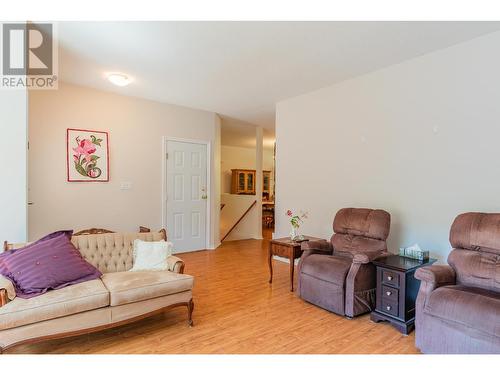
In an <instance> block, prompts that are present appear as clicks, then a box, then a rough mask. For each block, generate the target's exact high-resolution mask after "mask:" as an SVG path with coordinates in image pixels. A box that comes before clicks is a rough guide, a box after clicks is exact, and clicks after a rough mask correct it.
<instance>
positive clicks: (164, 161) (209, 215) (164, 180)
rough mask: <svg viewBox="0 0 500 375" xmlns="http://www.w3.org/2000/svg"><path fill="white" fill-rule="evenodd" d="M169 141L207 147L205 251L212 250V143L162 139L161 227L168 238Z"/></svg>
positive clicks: (165, 137) (173, 138) (183, 139)
mask: <svg viewBox="0 0 500 375" xmlns="http://www.w3.org/2000/svg"><path fill="white" fill-rule="evenodd" d="M169 141H173V142H183V143H194V144H198V145H206V146H207V186H206V189H207V210H206V215H207V217H206V220H205V222H206V229H205V231H206V232H205V233H206V236H205V250H209V249H210V243H211V242H210V241H211V240H212V232H211V230H210V228H211V227H212V219H211V218H212V209H211V208H212V187H211V185H212V179H211V168H210V166H211V157H210V156H211V144H212V142H211V141H203V140H200V139H188V138H178V137H167V136H163V137H162V158H161V160H162V163H161V166H162V173H161V174H162V186H161V226H162V228H164V229H166V231H167V238H168V228H167V210H168V208H167V205H168V202H167V193H168V192H167V151H168V149H167V144H168V142H169Z"/></svg>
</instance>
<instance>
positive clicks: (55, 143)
mask: <svg viewBox="0 0 500 375" xmlns="http://www.w3.org/2000/svg"><path fill="white" fill-rule="evenodd" d="M66 128H83V129H92V130H104V131H108V132H109V151H110V181H109V182H108V183H97V182H94V183H74V182H73V183H68V182H66V138H65V137H66ZM164 136H167V137H178V138H186V139H197V140H205V141H210V142H211V151H212V155H211V158H210V161H211V165H212V167H211V181H212V184H211V198H212V202H211V203H212V204H211V212H212V227H211V229H212V230H211V232H212V233H211V241H210V243H211V245H212V246H213V245H214V244H215V245H216V244H218V226H219V225H218V210H217V209H216V208H217V207H218V206H219V202H220V186H219V182H218V181H217V180H218V176H219V167H218V166H217V165H218V164H220V162H219V160H220V144H219V140H220V119H219V118H218V116H217V115H216V114H214V113H211V112H206V111H200V110H194V109H189V108H185V107H179V106H174V105H168V104H163V103H158V102H153V101H148V100H143V99H137V98H132V97H126V96H121V95H116V94H112V93H108V92H103V91H98V90H93V89H89V88H84V87H80V86H75V85H70V84H66V83H61V82H60V83H59V90H54V91H32V92H30V95H29V141H30V150H29V198H30V200H31V201H33V202H34V204H33V205H32V206H30V209H29V238H30V239H31V240H32V239H36V238H38V237H40V236H42V235H44V234H46V233H48V232H50V231H54V230H59V229H64V228H71V229H75V230H78V229H82V228H88V227H104V228H110V229H114V230H117V231H118V230H119V231H135V230H137V229H138V227H139V226H140V225H144V226H147V227H151V228H155V229H156V228H160V226H161V225H162V158H163V151H162V150H163V149H162V137H164ZM215 176H217V177H215ZM124 181H125V182H131V183H132V188H131V189H130V190H120V183H121V182H124ZM216 221H217V222H216ZM167 230H168V228H167Z"/></svg>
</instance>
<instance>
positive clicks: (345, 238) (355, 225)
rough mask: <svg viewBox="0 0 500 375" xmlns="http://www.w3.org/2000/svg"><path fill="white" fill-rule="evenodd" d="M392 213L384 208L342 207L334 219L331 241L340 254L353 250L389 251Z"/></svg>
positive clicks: (348, 254) (349, 252)
mask: <svg viewBox="0 0 500 375" xmlns="http://www.w3.org/2000/svg"><path fill="white" fill-rule="evenodd" d="M390 227H391V215H389V213H388V212H387V211H384V210H373V209H369V208H342V209H341V210H339V211H338V212H337V214H336V215H335V219H334V220H333V231H334V232H335V234H334V235H333V236H332V239H331V243H332V246H333V248H334V250H335V253H336V254H338V255H346V256H351V254H352V252H358V251H361V252H366V251H369V252H371V251H387V243H386V240H387V237H388V236H389V230H390Z"/></svg>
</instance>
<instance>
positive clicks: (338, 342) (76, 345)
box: [5, 240, 418, 354]
mask: <svg viewBox="0 0 500 375" xmlns="http://www.w3.org/2000/svg"><path fill="white" fill-rule="evenodd" d="M267 245H268V241H267V240H264V241H257V240H244V241H232V242H225V243H224V244H223V245H222V246H221V247H219V248H218V249H217V250H215V251H199V252H194V253H186V254H181V255H180V256H181V257H182V258H183V259H184V260H185V262H186V269H185V272H186V273H187V274H191V275H194V276H195V288H194V302H195V310H194V324H195V325H194V327H188V325H187V312H186V309H185V308H176V309H174V310H170V311H169V312H166V313H163V314H160V315H157V316H154V317H151V318H148V319H145V320H143V321H140V322H136V323H133V324H130V325H127V326H123V327H119V328H115V329H110V330H107V331H102V332H98V333H93V334H88V335H84V336H80V337H73V338H66V339H60V340H56V341H49V342H44V343H38V344H33V345H24V346H19V347H15V348H12V349H10V350H8V351H7V352H6V353H5V354H9V353H11V354H14V353H82V354H85V353H96V354H97V353H100V354H104V353H120V354H121V353H179V354H180V353H193V354H195V353H262V354H265V353H291V354H293V353H418V350H417V349H416V348H415V335H414V333H412V334H410V335H409V336H403V335H402V334H400V333H399V332H398V331H397V330H396V329H394V328H393V327H391V326H390V325H389V324H387V323H378V324H376V323H373V322H371V321H370V318H369V315H364V316H362V317H358V318H355V319H352V320H348V319H346V318H344V317H341V316H338V315H335V314H332V313H329V312H327V311H325V310H322V309H320V308H318V307H316V306H313V305H311V304H308V303H306V302H304V301H302V300H301V299H300V298H298V297H297V296H296V295H295V294H293V293H291V292H290V291H289V286H288V280H289V276H288V265H287V264H284V263H281V262H278V261H274V282H273V284H272V285H271V284H269V283H268V278H269V273H268V266H267V258H266V255H267Z"/></svg>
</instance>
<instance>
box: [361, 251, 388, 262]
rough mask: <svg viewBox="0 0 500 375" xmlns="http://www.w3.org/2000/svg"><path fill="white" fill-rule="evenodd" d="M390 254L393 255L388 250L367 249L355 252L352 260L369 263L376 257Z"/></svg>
mask: <svg viewBox="0 0 500 375" xmlns="http://www.w3.org/2000/svg"><path fill="white" fill-rule="evenodd" d="M389 255H391V253H388V252H387V251H366V252H360V253H353V258H352V262H353V263H360V264H367V263H371V262H373V261H374V260H376V259H380V258H383V257H386V256H389Z"/></svg>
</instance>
